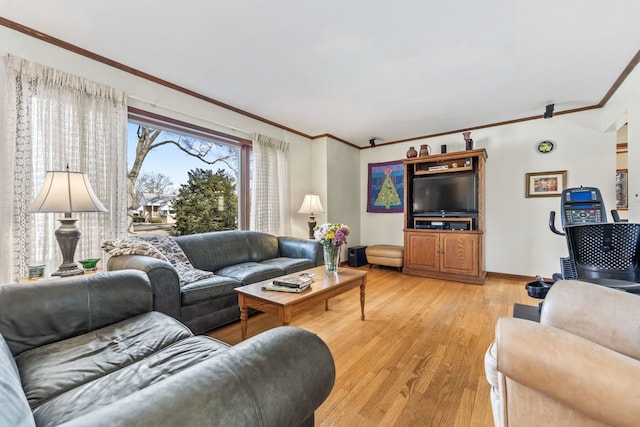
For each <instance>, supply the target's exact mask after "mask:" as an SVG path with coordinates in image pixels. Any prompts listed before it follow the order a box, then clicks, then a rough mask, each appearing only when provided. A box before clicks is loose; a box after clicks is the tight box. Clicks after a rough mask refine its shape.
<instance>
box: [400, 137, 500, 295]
mask: <svg viewBox="0 0 640 427" xmlns="http://www.w3.org/2000/svg"><path fill="white" fill-rule="evenodd" d="M486 159H487V152H486V150H485V149H478V150H467V151H459V152H455V153H446V154H438V155H429V156H422V157H414V158H410V159H405V160H404V161H403V163H404V188H405V191H404V202H405V203H404V205H405V214H404V267H403V269H402V272H403V273H404V274H409V275H413V276H423V277H433V278H437V279H445V280H455V281H459V282H465V283H473V284H479V285H481V284H483V283H484V279H485V276H486V271H485V267H484V162H485V160H486ZM436 175H437V176H438V177H437V178H432V179H431V180H429V179H428V178H426V179H425V178H422V177H427V176H432V177H435V176H436ZM416 178H417V179H416ZM445 181H451V182H447V183H446V185H449V187H446V186H443V185H442V184H445ZM439 182H441V188H440V189H438V191H435V187H433V190H434V191H430V187H429V186H430V185H432V184H433V185H434V186H435V185H437V184H438V183H439ZM414 185H416V186H421V187H422V190H421V191H417V192H416V194H417V196H414ZM463 188H464V193H466V194H461V195H457V199H456V198H454V199H453V200H448V198H449V197H450V196H451V193H455V191H453V190H452V191H449V189H460V192H462V189H463ZM414 197H417V198H420V200H414ZM452 197H453V196H452ZM414 202H415V205H414ZM438 203H440V204H442V206H441V207H438V206H439V205H438ZM456 203H457V204H460V205H461V206H463V207H464V208H465V209H462V210H457V209H451V208H450V207H449V205H450V204H454V205H455V204H456ZM421 205H425V206H427V207H428V208H427V209H426V210H425V211H424V212H423V211H422V210H421V209H420V208H421V207H425V206H421ZM467 205H471V206H467ZM434 207H436V208H435V209H434ZM436 210H437V211H436Z"/></svg>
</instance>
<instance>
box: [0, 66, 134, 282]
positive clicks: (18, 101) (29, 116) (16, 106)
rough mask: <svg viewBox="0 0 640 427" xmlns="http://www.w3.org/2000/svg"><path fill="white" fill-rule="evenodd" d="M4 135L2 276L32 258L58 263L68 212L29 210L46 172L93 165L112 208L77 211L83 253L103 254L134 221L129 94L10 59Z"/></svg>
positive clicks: (93, 177) (15, 273)
mask: <svg viewBox="0 0 640 427" xmlns="http://www.w3.org/2000/svg"><path fill="white" fill-rule="evenodd" d="M6 65H7V80H6V89H5V123H4V124H5V127H4V128H5V138H4V141H3V142H2V147H1V151H2V158H3V159H4V160H3V168H2V172H0V173H2V188H3V189H4V192H3V193H2V196H1V197H2V202H1V203H2V214H3V217H2V218H3V221H2V222H3V224H2V225H1V226H0V227H1V228H0V238H2V241H3V242H6V243H5V246H4V247H5V248H6V249H5V250H3V251H2V253H1V255H0V256H1V257H2V260H1V261H2V262H1V263H0V265H1V266H2V268H1V269H0V274H2V281H3V282H6V281H9V280H13V279H15V278H16V277H20V276H24V275H25V274H26V272H27V265H29V264H33V263H42V264H46V270H47V274H50V273H52V272H54V271H56V270H57V268H58V266H59V265H60V263H61V262H62V254H61V252H60V249H59V248H58V246H57V242H56V239H55V235H54V231H55V229H56V228H58V226H59V223H58V222H57V221H56V219H57V218H60V217H61V216H62V214H45V213H35V214H28V213H26V209H27V207H28V206H29V204H30V203H31V202H32V201H33V199H34V198H35V196H36V194H37V193H38V192H39V190H40V187H41V186H42V183H43V180H44V176H45V172H46V171H48V170H64V169H65V167H66V165H67V164H68V165H69V169H70V170H71V171H77V172H85V173H87V175H88V177H89V181H90V182H91V185H92V187H93V189H94V191H95V193H96V195H97V196H98V199H100V201H101V202H102V203H103V204H104V206H105V207H106V208H107V209H108V212H107V213H74V214H73V216H74V217H75V218H78V223H77V224H78V227H79V228H80V229H81V230H82V235H81V237H80V241H79V243H78V248H77V250H76V255H75V259H76V260H79V259H83V258H94V257H95V258H102V257H103V254H102V253H101V249H100V242H101V241H102V240H104V239H111V238H116V237H122V236H125V235H126V228H127V169H126V168H127V158H126V141H127V135H126V129H127V101H126V94H125V93H124V92H122V91H120V90H116V89H112V88H110V87H107V86H104V85H101V84H98V83H94V82H91V81H87V80H85V79H83V78H80V77H76V76H73V75H70V74H67V73H64V72H61V71H58V70H55V69H52V68H49V67H45V66H43V65H40V64H36V63H33V62H30V61H27V60H23V59H20V58H16V57H15V56H11V55H9V56H8V57H7V59H6Z"/></svg>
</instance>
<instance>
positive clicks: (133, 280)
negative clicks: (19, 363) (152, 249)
mask: <svg viewBox="0 0 640 427" xmlns="http://www.w3.org/2000/svg"><path fill="white" fill-rule="evenodd" d="M152 309H153V301H152V294H151V287H150V285H149V279H148V278H147V277H146V276H145V275H144V274H143V273H141V272H138V271H131V270H128V271H113V272H102V273H96V274H91V275H82V276H72V277H64V278H59V279H52V280H41V281H37V282H35V283H32V284H28V285H26V284H23V283H18V284H7V285H2V286H0V313H1V315H0V333H1V334H2V335H3V336H4V337H5V339H6V341H7V344H8V345H9V348H10V349H11V352H12V353H13V355H14V356H15V355H18V354H20V353H22V352H23V351H25V350H29V349H31V348H34V347H39V346H42V345H45V344H48V343H51V342H55V341H61V340H63V339H66V338H69V337H73V336H76V335H80V334H83V333H86V332H89V331H93V330H95V329H99V328H101V327H103V326H106V325H110V324H112V323H116V322H119V321H121V320H124V319H128V318H130V317H133V316H137V315H138V314H142V313H147V312H149V311H151V310H152Z"/></svg>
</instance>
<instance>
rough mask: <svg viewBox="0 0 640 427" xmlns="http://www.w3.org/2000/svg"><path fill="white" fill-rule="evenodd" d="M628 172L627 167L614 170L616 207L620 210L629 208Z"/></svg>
mask: <svg viewBox="0 0 640 427" xmlns="http://www.w3.org/2000/svg"><path fill="white" fill-rule="evenodd" d="M628 174H629V172H628V171H627V169H618V170H617V171H616V209H619V210H622V211H625V210H627V209H629V201H628V198H629V195H628V191H629V190H628V188H627V187H628V184H627V179H628Z"/></svg>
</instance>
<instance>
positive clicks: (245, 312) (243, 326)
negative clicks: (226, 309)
mask: <svg viewBox="0 0 640 427" xmlns="http://www.w3.org/2000/svg"><path fill="white" fill-rule="evenodd" d="M238 305H239V306H240V333H241V337H242V341H244V340H246V339H247V319H248V318H249V309H248V308H247V306H246V305H245V302H244V296H243V295H240V296H238Z"/></svg>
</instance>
